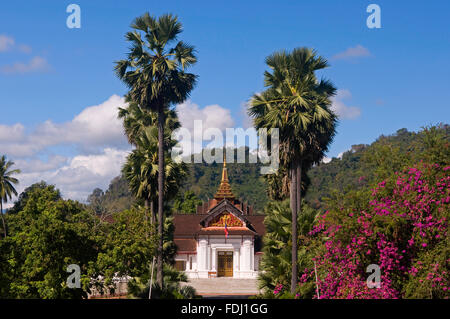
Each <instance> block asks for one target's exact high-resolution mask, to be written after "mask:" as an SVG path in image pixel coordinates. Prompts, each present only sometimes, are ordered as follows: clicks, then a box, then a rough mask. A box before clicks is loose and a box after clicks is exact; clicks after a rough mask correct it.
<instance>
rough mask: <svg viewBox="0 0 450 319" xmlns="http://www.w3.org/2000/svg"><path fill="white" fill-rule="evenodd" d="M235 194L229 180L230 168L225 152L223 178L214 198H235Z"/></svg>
mask: <svg viewBox="0 0 450 319" xmlns="http://www.w3.org/2000/svg"><path fill="white" fill-rule="evenodd" d="M234 198H235V196H234V194H233V192H232V191H231V186H230V183H229V180H228V169H227V160H226V156H225V154H224V156H223V167H222V179H221V181H220V185H219V189H218V190H217V192H216V194H215V195H214V199H216V200H222V199H230V200H232V199H234Z"/></svg>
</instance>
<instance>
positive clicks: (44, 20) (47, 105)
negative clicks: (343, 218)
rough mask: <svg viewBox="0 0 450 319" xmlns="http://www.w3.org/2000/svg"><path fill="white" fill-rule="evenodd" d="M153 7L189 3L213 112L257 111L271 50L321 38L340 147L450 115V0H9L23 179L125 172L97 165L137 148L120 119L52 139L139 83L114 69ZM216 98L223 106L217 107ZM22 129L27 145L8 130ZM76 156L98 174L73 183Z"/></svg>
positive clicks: (11, 118)
mask: <svg viewBox="0 0 450 319" xmlns="http://www.w3.org/2000/svg"><path fill="white" fill-rule="evenodd" d="M70 3H76V4H78V5H79V6H80V7H81V28H80V29H69V28H67V26H66V19H67V16H68V15H69V14H68V13H66V7H67V6H68V5H69V4H70ZM370 3H376V4H378V5H379V6H380V7H381V26H382V28H381V29H369V28H368V27H367V26H366V19H367V17H368V16H369V13H367V12H366V8H367V6H368V5H369V4H370ZM146 11H149V12H150V13H151V14H153V15H160V14H163V13H167V12H170V13H174V14H176V15H178V16H179V18H180V20H181V22H182V23H183V26H184V32H183V33H182V35H181V38H182V39H183V40H184V41H186V42H189V43H191V44H193V45H195V47H196V49H197V51H198V63H197V65H196V66H195V67H194V68H193V69H192V71H193V72H194V73H196V74H198V75H199V82H198V85H197V87H196V88H195V90H194V91H193V92H192V95H191V98H190V101H189V102H188V105H189V107H191V108H193V110H194V111H193V112H192V114H203V116H205V118H211V117H210V116H212V115H211V114H209V115H208V114H207V113H208V112H212V113H215V114H222V113H220V112H216V111H217V110H219V111H223V112H225V113H223V114H224V117H223V123H224V125H226V124H232V125H234V126H241V125H244V124H245V121H246V120H247V119H246V118H245V116H244V115H243V104H244V103H245V102H246V101H247V100H248V99H249V97H250V96H251V95H252V94H253V93H255V92H260V91H262V90H263V72H264V70H265V69H266V67H265V64H264V59H265V57H266V56H267V55H269V54H271V53H272V52H274V51H276V50H280V49H288V50H290V49H292V48H294V47H300V46H307V47H312V48H315V49H316V50H317V51H318V53H319V54H320V55H323V56H324V57H326V58H327V59H328V60H329V62H330V64H331V67H330V68H328V69H326V70H325V71H324V72H322V74H323V76H325V77H327V78H329V79H331V80H332V81H333V82H334V84H335V85H336V86H337V88H338V89H339V94H338V97H337V98H336V99H335V104H336V105H335V107H337V108H338V109H339V112H341V120H340V123H339V127H338V134H337V136H336V138H335V141H334V143H333V144H332V146H331V149H330V152H329V154H328V156H330V157H331V156H337V155H338V154H339V153H341V152H342V151H345V150H347V149H349V148H350V146H351V145H352V144H359V143H370V142H372V141H373V140H374V139H376V138H377V137H378V136H379V135H381V134H391V133H394V132H395V131H396V130H397V129H400V128H403V127H406V128H408V129H409V130H418V129H420V127H421V126H424V125H429V124H435V123H438V122H441V121H442V122H448V119H449V118H450V116H449V115H450V111H449V106H448V101H449V98H450V90H449V80H448V75H449V74H450V63H449V61H448V57H449V56H450V40H449V39H450V32H449V30H450V28H449V25H448V13H449V12H450V2H448V1H430V2H425V1H380V0H372V1H345V2H344V1H300V0H299V1H278V2H274V1H264V0H259V1H211V0H210V1H169V2H165V1H148V0H147V1H132V2H130V1H99V0H97V1H91V0H90V1H75V0H72V1H56V0H53V1H27V2H25V3H20V2H7V3H2V8H1V10H0V96H1V99H0V107H1V114H2V115H1V118H0V153H3V152H4V151H8V150H9V154H8V153H7V154H6V155H8V157H9V158H11V159H13V160H14V161H15V162H16V163H17V165H18V166H19V164H21V165H22V166H23V167H25V172H26V173H24V174H29V175H23V176H22V177H23V178H22V179H23V181H24V183H22V184H25V183H27V182H28V183H31V182H33V181H35V180H36V179H39V178H47V179H49V180H50V181H52V182H55V183H56V184H57V186H59V185H58V182H59V183H60V185H61V186H60V187H61V188H62V190H63V193H64V188H65V187H66V188H67V191H66V195H67V196H74V197H79V198H82V197H84V196H85V195H86V194H87V193H88V189H89V188H90V187H93V186H95V185H98V186H100V187H102V188H104V187H105V186H106V185H107V182H108V181H109V179H110V177H111V176H113V175H114V174H115V175H117V174H118V169H119V168H120V165H110V166H111V167H112V168H111V170H110V171H109V172H107V173H106V172H104V171H103V172H101V171H99V170H98V169H97V170H95V168H94V169H93V168H92V167H89V165H91V166H92V165H94V164H92V163H91V162H95V161H96V160H99V161H100V162H101V163H103V164H101V165H109V164H105V163H110V162H108V159H105V158H103V157H101V156H106V157H108V156H109V159H110V157H111V156H112V157H113V158H120V156H121V155H123V154H124V153H123V152H125V151H126V146H125V144H124V143H122V142H118V139H120V137H118V136H116V135H114V134H115V131H114V132H113V131H111V132H112V133H111V134H109V138H108V137H104V136H101V132H99V131H98V130H97V131H95V130H96V129H99V128H102V125H104V124H101V123H100V124H99V123H97V122H92V123H90V124H89V125H90V126H89V127H91V128H92V129H93V130H94V132H93V133H92V134H93V136H94V137H93V140H94V141H93V142H92V143H91V142H89V141H87V140H89V135H87V136H83V135H82V134H81V135H79V136H78V137H77V138H73V137H71V136H69V137H65V138H64V139H59V140H58V139H55V140H54V141H53V142H51V141H50V140H52V139H53V138H54V136H52V135H51V132H53V133H54V134H59V135H60V132H61V130H63V129H64V130H66V129H67V128H70V129H71V130H74V132H75V131H76V129H79V127H80V126H77V125H78V124H77V123H78V122H80V121H81V122H83V121H85V120H86V119H92V118H96V116H97V115H98V114H106V113H107V112H108V111H107V110H110V109H112V106H111V105H112V104H114V103H119V102H120V98H119V97H120V96H122V95H123V94H124V93H125V92H126V88H125V86H124V85H123V84H122V83H121V82H120V81H119V80H118V79H117V78H116V77H115V76H114V73H113V61H115V60H118V59H122V58H124V56H125V53H126V52H127V43H126V41H125V40H124V34H125V33H126V32H127V31H128V30H129V29H130V28H129V25H130V23H131V21H132V20H133V19H134V18H135V17H136V16H138V15H140V14H142V13H144V12H146ZM2 36H3V37H2ZM2 41H3V42H2ZM116 95H117V96H116ZM111 99H112V100H111ZM211 105H215V106H216V108H209V109H206V110H205V107H207V106H211ZM90 106H97V108H93V109H92V108H91V109H88V107H90ZM188 109H189V108H188ZM89 110H91V111H92V112H91V111H89ZM83 112H84V113H83ZM90 112H91V113H90ZM102 112H106V113H102ZM227 112H228V113H227ZM188 113H190V112H188ZM80 114H81V115H80ZM78 115H80V117H79V118H78V120H80V121H78V120H77V119H76V118H77V116H78ZM104 116H106V115H104ZM208 116H209V117H208ZM105 118H106V117H105ZM182 120H183V118H182ZM187 120H189V117H187V115H186V116H185V118H184V121H187ZM216 120H217V119H216ZM83 123H85V124H83V125H88V124H86V123H87V122H86V121H85V122H83ZM83 128H84V126H83ZM108 129H109V128H108V127H106V128H105V129H104V130H103V129H102V130H103V131H104V134H106V133H107V132H109V131H108ZM43 132H44V133H43ZM68 132H72V131H70V130H68ZM86 132H87V131H86ZM86 132H85V133H86ZM2 134H3V136H2ZM74 134H75V135H76V134H78V133H74ZM95 134H97V135H95ZM19 135H20V136H19ZM11 136H13V139H14V138H15V141H14V145H11V141H10V142H7V141H6V139H10V140H11ZM14 136H16V137H14ZM116 137H117V139H116ZM43 139H48V140H49V141H48V142H42V140H43ZM2 143H3V144H2ZM8 143H9V144H8ZM21 143H22V144H21ZM38 144H39V147H38V146H37V145H38ZM41 144H42V145H41ZM2 145H3V147H2ZM1 148H3V150H4V151H3V152H2V151H1ZM18 148H20V150H18ZM25 149H27V150H28V151H25ZM105 150H107V151H105ZM114 152H116V153H114ZM117 152H119V153H117ZM102 160H104V162H102ZM74 162H75V163H74ZM52 163H53V164H52ZM77 163H78V164H77ZM80 163H81V164H80ZM116 164H117V163H116ZM77 165H79V166H77ZM99 165H100V164H99ZM36 167H38V168H40V170H37V169H36ZM74 167H76V168H77V169H83V170H84V171H86V170H89V169H91V172H90V173H92V174H91V175H90V176H91V179H92V182H91V183H87V184H86V185H84V186H83V187H84V188H83V187H81V186H80V187H78V188H77V189H75V188H74V189H73V190H71V186H69V184H70V180H71V179H70V178H69V177H71V178H72V180H73V176H75V175H76V174H77V172H79V171H76V170H75V171H74V170H73V169H74ZM113 168H114V169H116V170H117V173H114V169H113ZM92 169H93V170H94V172H92ZM63 173H64V174H66V175H64V174H63ZM70 174H72V175H70ZM102 174H103V175H102ZM63 175H64V176H63ZM68 176H69V177H68ZM80 176H82V174H81V175H80ZM58 178H59V179H58ZM23 186H24V187H25V186H27V185H23ZM82 188H83V191H81V189H82ZM90 190H91V189H90Z"/></svg>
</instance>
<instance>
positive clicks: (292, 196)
mask: <svg viewBox="0 0 450 319" xmlns="http://www.w3.org/2000/svg"><path fill="white" fill-rule="evenodd" d="M290 171H291V172H290V175H291V189H290V202H291V211H292V273H291V293H292V294H293V293H295V288H296V287H297V168H296V163H292V165H291V168H290Z"/></svg>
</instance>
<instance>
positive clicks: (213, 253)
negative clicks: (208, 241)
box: [211, 247, 217, 271]
mask: <svg viewBox="0 0 450 319" xmlns="http://www.w3.org/2000/svg"><path fill="white" fill-rule="evenodd" d="M211 251H212V254H211V262H212V263H211V264H212V265H211V271H216V267H217V266H216V264H217V253H216V248H215V247H214V248H211Z"/></svg>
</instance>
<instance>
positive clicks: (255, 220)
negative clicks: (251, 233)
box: [245, 215, 266, 236]
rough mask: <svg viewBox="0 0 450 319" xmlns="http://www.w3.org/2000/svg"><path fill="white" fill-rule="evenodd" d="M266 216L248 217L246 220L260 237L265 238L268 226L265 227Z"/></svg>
mask: <svg viewBox="0 0 450 319" xmlns="http://www.w3.org/2000/svg"><path fill="white" fill-rule="evenodd" d="M265 217H266V216H265V215H246V216H245V218H247V220H248V221H249V222H250V224H251V225H252V226H253V228H254V229H255V231H256V232H257V233H258V235H259V236H264V234H265V233H266V226H265V225H264V218H265Z"/></svg>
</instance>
